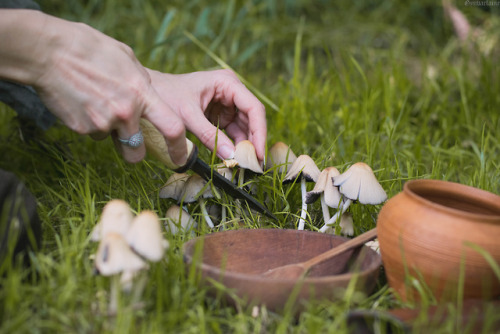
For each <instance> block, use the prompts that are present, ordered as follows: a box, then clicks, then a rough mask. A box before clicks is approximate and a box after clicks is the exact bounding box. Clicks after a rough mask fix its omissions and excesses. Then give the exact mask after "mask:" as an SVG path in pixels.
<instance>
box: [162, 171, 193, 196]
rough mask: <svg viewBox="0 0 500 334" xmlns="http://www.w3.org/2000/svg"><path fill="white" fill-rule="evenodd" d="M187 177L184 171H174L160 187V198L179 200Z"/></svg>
mask: <svg viewBox="0 0 500 334" xmlns="http://www.w3.org/2000/svg"><path fill="white" fill-rule="evenodd" d="M188 178H189V175H188V174H186V173H174V174H172V175H171V176H170V177H169V178H168V180H167V182H166V183H165V184H164V185H163V187H161V189H160V193H159V196H160V198H172V199H175V200H176V201H178V200H180V198H181V194H182V190H183V189H184V185H185V183H186V181H187V179H188Z"/></svg>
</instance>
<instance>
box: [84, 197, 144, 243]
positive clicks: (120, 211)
mask: <svg viewBox="0 0 500 334" xmlns="http://www.w3.org/2000/svg"><path fill="white" fill-rule="evenodd" d="M133 219H134V215H133V213H132V210H131V209H130V206H129V205H128V203H127V202H125V201H124V200H121V199H113V200H111V201H109V202H108V203H106V205H105V206H104V208H103V210H102V214H101V218H100V220H99V222H98V223H97V224H96V225H95V226H94V228H93V229H92V232H91V233H90V240H92V241H99V240H101V239H102V238H103V237H104V236H105V235H107V234H108V233H117V234H120V235H122V236H124V235H125V234H126V233H127V231H128V229H129V227H130V224H131V223H132V220H133Z"/></svg>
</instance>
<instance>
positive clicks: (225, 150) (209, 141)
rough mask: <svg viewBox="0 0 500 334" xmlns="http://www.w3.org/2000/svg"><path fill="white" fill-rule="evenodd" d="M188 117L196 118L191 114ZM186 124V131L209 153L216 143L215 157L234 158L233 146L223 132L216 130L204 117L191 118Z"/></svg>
mask: <svg viewBox="0 0 500 334" xmlns="http://www.w3.org/2000/svg"><path fill="white" fill-rule="evenodd" d="M198 114H199V113H198ZM190 115H193V116H196V113H194V112H193V113H190ZM190 118H191V117H190ZM186 124H187V127H188V130H189V131H191V132H192V133H193V134H194V135H195V136H196V137H197V138H198V139H199V140H200V141H201V142H202V144H203V145H205V146H206V147H207V148H208V149H210V150H211V151H213V150H214V149H215V144H216V143H217V156H218V157H219V158H221V159H232V158H233V157H234V144H233V143H232V141H231V140H230V139H229V138H228V137H227V136H226V134H224V132H222V131H220V130H218V129H217V127H216V126H214V125H213V124H212V123H210V122H209V121H208V119H206V118H205V117H192V118H191V119H190V120H189V121H188V122H187V123H186ZM233 138H234V137H233Z"/></svg>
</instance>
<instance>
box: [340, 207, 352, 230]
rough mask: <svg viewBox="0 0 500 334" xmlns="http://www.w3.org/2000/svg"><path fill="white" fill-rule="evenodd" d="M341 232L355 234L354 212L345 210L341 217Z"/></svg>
mask: <svg viewBox="0 0 500 334" xmlns="http://www.w3.org/2000/svg"><path fill="white" fill-rule="evenodd" d="M339 226H340V234H343V235H348V236H353V235H354V224H353V220H352V214H350V213H347V212H344V214H342V216H341V217H340V222H339Z"/></svg>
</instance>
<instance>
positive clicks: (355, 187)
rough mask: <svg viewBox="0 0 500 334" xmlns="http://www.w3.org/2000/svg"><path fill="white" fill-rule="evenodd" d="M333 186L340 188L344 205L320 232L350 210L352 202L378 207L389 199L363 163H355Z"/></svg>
mask: <svg viewBox="0 0 500 334" xmlns="http://www.w3.org/2000/svg"><path fill="white" fill-rule="evenodd" d="M333 184H334V185H335V186H337V187H339V191H340V193H341V194H342V195H343V197H344V203H343V205H342V207H341V208H340V209H339V211H337V213H336V214H335V215H334V216H333V217H332V218H330V220H329V221H328V222H326V223H325V225H324V226H323V227H322V228H321V229H320V232H325V231H326V230H327V229H328V226H329V225H331V224H333V223H334V222H335V221H336V220H337V218H338V217H339V215H341V214H343V213H344V212H345V211H346V210H347V209H348V208H349V206H350V205H351V203H352V201H358V202H359V203H361V204H371V205H376V204H380V203H382V202H384V201H385V200H386V199H387V194H386V193H385V191H384V189H383V188H382V186H381V185H380V184H379V183H378V181H377V178H376V177H375V174H374V173H373V170H372V169H371V168H370V166H368V165H367V164H365V163H363V162H357V163H355V164H354V165H352V166H351V167H349V169H347V170H346V171H345V172H344V173H342V174H340V175H339V176H336V177H334V178H333Z"/></svg>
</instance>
